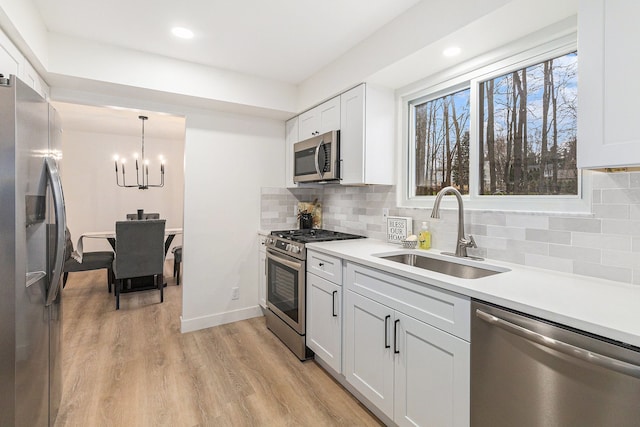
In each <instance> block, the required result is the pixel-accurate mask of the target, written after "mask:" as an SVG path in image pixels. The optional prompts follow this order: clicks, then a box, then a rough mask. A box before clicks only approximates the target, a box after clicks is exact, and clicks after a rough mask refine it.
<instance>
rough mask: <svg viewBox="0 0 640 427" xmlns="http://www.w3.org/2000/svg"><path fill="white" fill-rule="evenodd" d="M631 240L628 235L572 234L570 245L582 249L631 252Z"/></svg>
mask: <svg viewBox="0 0 640 427" xmlns="http://www.w3.org/2000/svg"><path fill="white" fill-rule="evenodd" d="M631 242H632V238H631V236H628V235H618V234H595V233H572V240H571V244H572V245H574V246H581V247H584V248H594V249H603V250H604V249H607V250H620V251H630V250H631Z"/></svg>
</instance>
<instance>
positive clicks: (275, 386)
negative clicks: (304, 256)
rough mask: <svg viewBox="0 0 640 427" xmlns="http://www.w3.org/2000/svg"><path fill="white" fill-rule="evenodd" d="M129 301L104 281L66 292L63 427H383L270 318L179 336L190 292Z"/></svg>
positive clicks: (100, 274) (86, 276) (170, 289)
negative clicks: (302, 356) (272, 326)
mask: <svg viewBox="0 0 640 427" xmlns="http://www.w3.org/2000/svg"><path fill="white" fill-rule="evenodd" d="M171 268H172V264H171V263H170V262H168V263H167V265H166V266H165V272H166V273H168V274H167V276H166V277H167V281H168V286H167V287H166V288H165V299H164V303H162V304H160V303H159V301H160V294H159V292H158V291H145V292H137V293H132V294H124V295H122V296H121V302H120V304H121V305H120V310H118V311H116V310H115V300H114V297H113V295H109V293H108V292H107V286H106V273H105V272H104V271H97V272H96V271H94V272H78V273H71V274H70V275H69V281H68V282H67V286H66V288H65V289H64V291H63V328H64V331H63V379H64V382H63V394H62V404H61V407H60V411H59V414H58V418H57V420H56V424H55V425H56V426H57V427H60V426H83V427H84V426H118V427H120V426H136V427H138V426H154V427H155V426H379V425H382V424H381V423H380V422H379V421H378V420H377V419H376V418H375V417H374V416H373V415H372V414H371V413H370V412H368V411H367V410H366V409H365V408H364V407H363V406H362V405H360V404H359V403H358V401H357V400H356V399H355V398H354V397H353V396H351V395H350V394H349V393H348V392H347V391H346V390H345V389H344V388H343V387H341V386H340V385H339V384H338V383H336V382H335V381H334V380H333V379H332V378H331V377H330V376H329V375H328V374H327V373H326V372H325V371H323V370H322V369H321V368H320V367H319V366H318V365H317V364H315V363H314V362H313V361H307V362H304V363H301V362H300V361H298V359H297V358H296V357H295V356H294V355H293V354H292V353H291V352H290V351H289V350H288V349H287V348H286V347H284V345H283V344H282V343H281V342H280V341H279V340H278V339H277V338H276V337H275V336H274V335H273V334H272V333H271V332H270V331H269V330H268V329H267V328H266V326H265V323H264V318H256V319H250V320H245V321H241V322H237V323H232V324H228V325H223V326H218V327H215V328H209V329H205V330H201V331H196V332H191V333H187V334H181V333H180V318H179V316H180V313H181V310H182V289H181V287H178V286H176V285H175V280H174V279H173V278H171Z"/></svg>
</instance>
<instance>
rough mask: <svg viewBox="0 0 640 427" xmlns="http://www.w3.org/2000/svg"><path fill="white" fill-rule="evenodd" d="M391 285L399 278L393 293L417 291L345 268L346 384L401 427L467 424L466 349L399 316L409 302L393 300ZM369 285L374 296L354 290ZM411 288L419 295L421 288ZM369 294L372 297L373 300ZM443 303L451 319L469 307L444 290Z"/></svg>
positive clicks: (391, 278) (357, 268) (352, 267)
mask: <svg viewBox="0 0 640 427" xmlns="http://www.w3.org/2000/svg"><path fill="white" fill-rule="evenodd" d="M394 280H397V281H398V288H401V289H405V290H406V289H410V288H411V285H416V286H422V285H421V284H418V283H417V282H411V281H406V280H405V279H401V278H395V276H393V275H388V274H386V273H382V272H379V271H377V270H373V269H369V268H366V267H362V266H357V265H354V264H351V263H349V264H347V274H346V283H345V286H346V291H345V326H344V327H345V369H344V371H345V372H344V374H345V377H346V380H347V381H348V382H349V383H350V384H351V385H352V386H353V387H354V388H355V389H356V390H357V391H358V392H360V393H361V394H362V395H363V396H364V397H365V398H367V399H368V400H369V401H370V402H371V404H373V405H375V406H376V407H377V408H378V409H379V410H380V411H382V412H383V413H384V414H385V415H386V416H387V417H389V418H390V419H392V420H393V421H394V422H395V423H396V424H398V425H400V426H438V427H445V426H456V427H457V426H465V427H466V426H468V425H469V387H470V344H469V342H468V341H466V340H464V339H461V338H459V337H456V336H454V335H452V334H451V333H449V332H445V331H443V330H441V329H439V328H436V327H434V326H432V325H429V324H428V323H425V322H424V321H421V320H418V319H416V318H414V317H411V316H408V315H407V314H405V313H403V312H402V311H400V310H401V309H402V308H403V307H404V306H406V304H407V303H411V302H412V301H413V302H415V299H414V300H412V301H403V300H402V299H397V296H398V295H401V293H398V294H395V295H394V294H393V293H394V290H393V289H392V288H388V287H387V286H388V285H389V284H390V283H393V282H394ZM356 283H357V285H356V286H354V284H356ZM367 283H368V284H370V285H371V289H375V290H376V292H373V293H371V294H370V295H368V296H364V295H361V294H360V293H356V292H354V291H353V289H356V290H357V289H359V286H366V284H367ZM423 287H424V286H423ZM350 288H351V289H350ZM415 289H416V290H417V291H418V293H419V292H420V288H415ZM385 290H388V291H390V292H389V294H385ZM427 290H428V292H429V293H430V297H431V298H436V297H437V295H435V294H434V292H437V291H434V289H433V288H431V287H429V289H426V288H425V291H427ZM372 295H378V296H379V301H376V300H375V299H378V298H376V297H375V296H372ZM418 299H419V298H418ZM456 299H457V300H456ZM442 300H443V301H444V300H449V302H448V303H447V305H449V306H450V310H449V314H450V315H451V319H454V318H455V315H454V314H453V313H454V312H455V311H456V310H461V309H465V307H468V299H466V298H465V297H461V296H452V294H451V293H447V292H445V291H442ZM395 301H397V302H398V304H397V305H396V304H395ZM458 305H459V306H460V308H457V306H458ZM425 317H427V316H425ZM452 324H453V323H452ZM459 326H460V325H458V326H456V327H454V329H457V328H459ZM467 329H468V325H467ZM466 332H468V331H464V332H463V335H466Z"/></svg>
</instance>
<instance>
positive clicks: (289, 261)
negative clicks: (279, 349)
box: [265, 229, 364, 360]
mask: <svg viewBox="0 0 640 427" xmlns="http://www.w3.org/2000/svg"><path fill="white" fill-rule="evenodd" d="M362 237H364V236H358V235H355V234H347V233H339V232H335V231H329V230H316V229H301V230H285V231H272V232H271V235H269V236H268V237H267V238H266V242H265V244H266V246H267V308H268V310H267V313H266V318H267V327H268V328H269V329H270V330H271V331H272V332H273V333H274V334H276V335H277V336H278V338H280V339H281V340H282V342H284V343H285V344H286V345H287V347H289V348H290V349H291V351H293V353H294V354H295V355H296V356H298V358H299V359H300V360H305V359H307V358H309V357H311V356H312V355H313V353H312V352H311V350H309V349H308V348H307V346H306V341H305V334H306V321H305V316H306V273H307V272H306V259H307V250H306V248H305V244H306V243H311V242H326V241H330V240H348V239H360V238H362Z"/></svg>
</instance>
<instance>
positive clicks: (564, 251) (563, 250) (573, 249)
mask: <svg viewBox="0 0 640 427" xmlns="http://www.w3.org/2000/svg"><path fill="white" fill-rule="evenodd" d="M549 256H551V257H558V258H566V259H573V260H576V261H585V262H593V263H599V262H600V260H601V259H602V256H601V252H600V249H594V248H581V247H577V246H568V245H555V244H550V245H549Z"/></svg>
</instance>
